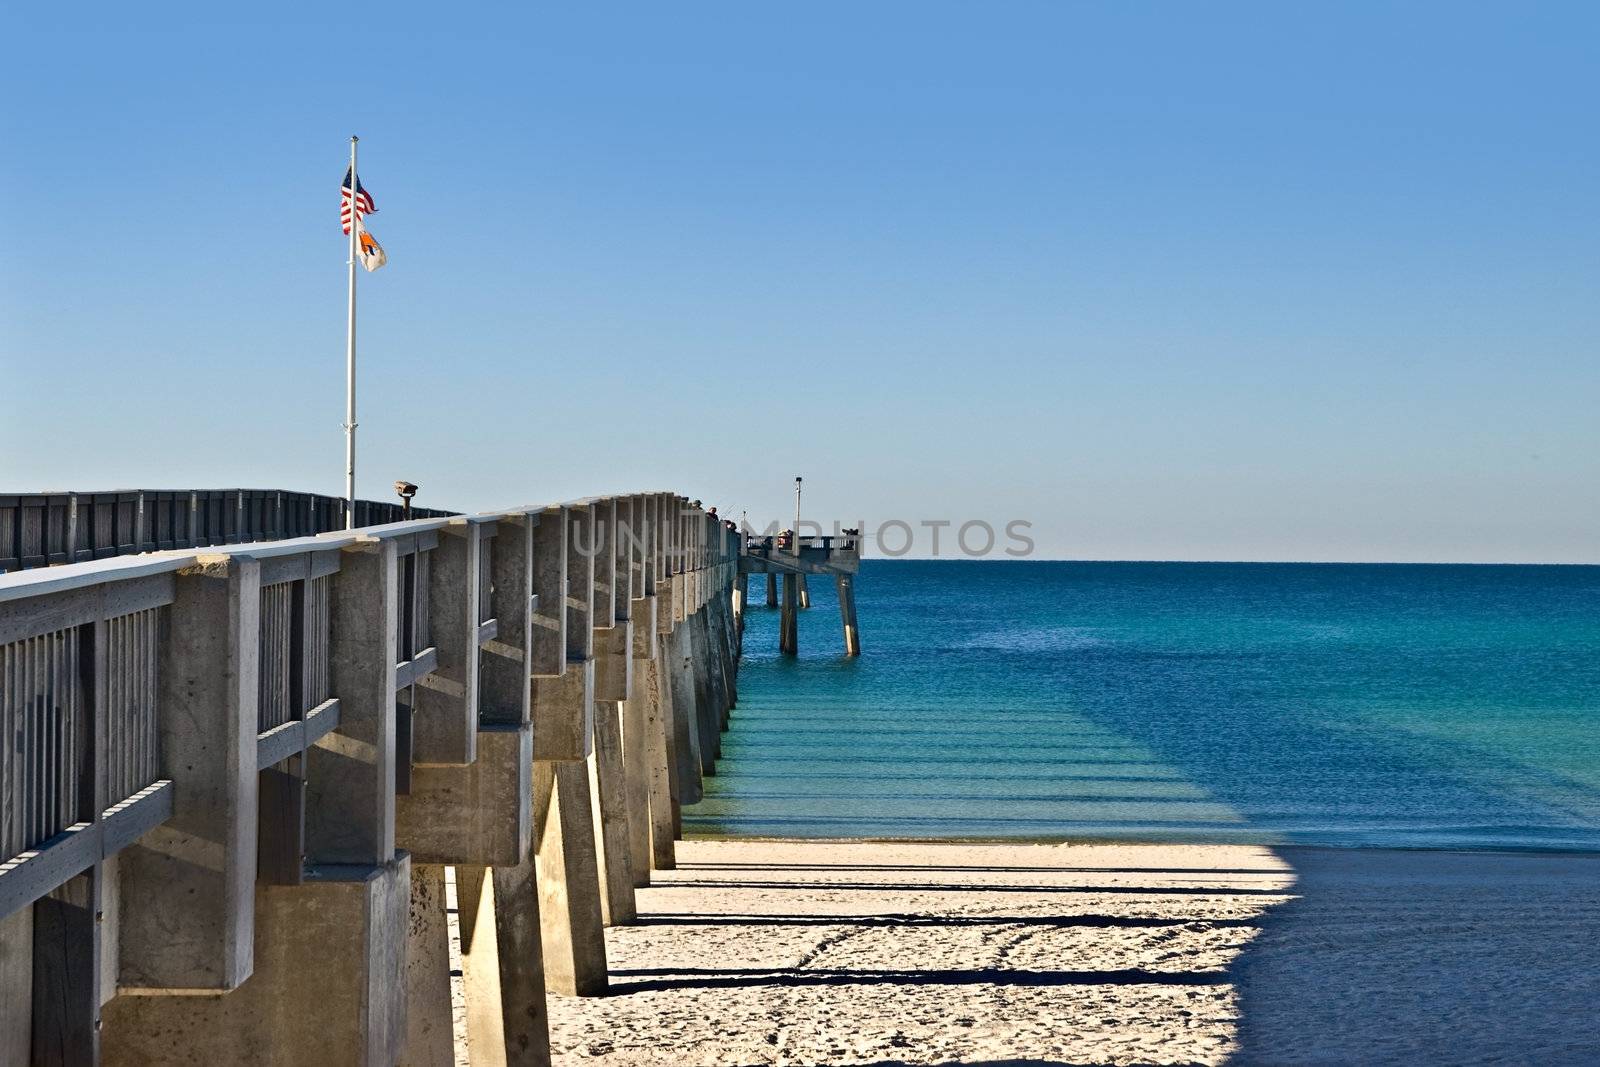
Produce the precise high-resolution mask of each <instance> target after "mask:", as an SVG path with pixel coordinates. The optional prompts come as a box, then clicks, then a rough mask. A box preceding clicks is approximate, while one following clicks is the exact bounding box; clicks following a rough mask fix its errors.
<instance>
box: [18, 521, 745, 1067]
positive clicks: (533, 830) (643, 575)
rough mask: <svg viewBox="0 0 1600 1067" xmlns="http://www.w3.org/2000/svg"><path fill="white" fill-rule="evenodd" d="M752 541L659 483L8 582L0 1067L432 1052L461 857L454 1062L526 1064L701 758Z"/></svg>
mask: <svg viewBox="0 0 1600 1067" xmlns="http://www.w3.org/2000/svg"><path fill="white" fill-rule="evenodd" d="M288 496H293V494H288ZM149 503H150V501H149V500H148V499H146V501H145V504H146V505H148V504H149ZM191 503H193V502H192V501H191ZM225 503H226V501H225ZM236 503H237V501H235V504H236ZM96 506H98V505H96ZM291 510H293V509H291ZM194 513H195V512H194V511H193V509H192V508H191V511H190V514H191V516H192V515H193V514H194ZM144 514H145V515H146V516H148V515H149V514H150V511H149V510H145V511H144ZM273 514H275V515H282V514H283V511H282V510H281V507H280V505H279V504H278V503H274V504H273ZM263 521H264V520H263ZM274 521H276V520H274ZM296 521H298V520H296ZM156 528H159V526H158V527H156ZM236 528H238V527H236ZM269 528H272V527H267V526H257V527H252V529H255V530H257V531H260V530H263V529H269ZM187 529H188V530H189V531H190V534H192V531H193V527H189V528H187ZM190 534H185V536H189V535H190ZM66 543H68V544H77V543H78V542H76V541H74V540H71V539H69V540H68V541H67V542H66ZM741 552H742V545H741V544H740V542H739V539H738V538H737V537H736V536H735V535H734V534H733V533H732V531H729V530H727V529H726V528H725V527H724V526H723V525H722V524H720V523H718V522H717V521H716V520H715V519H714V518H713V517H712V516H709V515H708V514H706V513H705V512H703V511H701V510H700V509H699V508H698V507H696V506H692V505H691V504H689V502H688V501H687V500H685V499H684V498H683V497H679V496H676V495H672V494H665V493H645V494H632V495H627V496H621V497H604V498H593V499H589V500H583V501H576V502H572V503H568V504H558V505H541V506H534V507H525V508H516V509H511V510H508V511H502V512H496V513H492V514H483V515H471V516H463V515H436V516H432V517H427V518H421V519H413V520H411V521H406V522H397V523H390V524H386V525H376V526H368V527H364V528H361V529H357V530H353V531H343V530H339V531H336V532H329V533H322V534H319V535H315V536H303V537H297V538H288V539H280V540H272V541H259V542H257V543H254V544H233V545H225V546H218V547H206V548H199V549H186V550H182V551H166V552H157V553H155V554H149V555H139V556H126V557H121V558H107V559H100V560H91V561H88V562H80V563H74V564H70V565H65V566H59V567H50V568H39V569H30V570H24V571H21V572H19V573H15V574H7V575H3V576H0V731H3V733H0V736H3V738H4V739H5V741H6V744H5V746H4V748H3V751H0V1065H9V1064H13V1063H19V1064H20V1063H36V1064H37V1063H44V1064H51V1063H56V1064H85V1063H94V1062H98V1061H100V1060H101V1059H102V1058H103V1060H104V1061H105V1062H108V1063H128V1064H136V1063H137V1064H144V1063H162V1062H167V1061H169V1060H170V1061H177V1060H181V1061H183V1062H205V1061H212V1062H219V1063H221V1062H226V1063H282V1064H291V1063H309V1062H319V1063H372V1064H393V1063H398V1062H402V1060H403V1061H404V1062H406V1063H441V1064H444V1063H453V1053H452V1052H451V1049H450V1040H451V1010H450V996H449V990H450V974H449V970H450V964H449V957H448V947H447V943H446V936H445V935H446V929H447V928H446V919H445V912H444V893H443V886H444V871H445V868H446V867H447V866H449V867H454V868H455V869H456V877H457V885H458V893H459V895H460V896H461V898H462V915H463V924H462V938H463V957H462V958H463V969H464V972H465V978H466V982H467V989H468V997H469V1017H470V1018H471V1019H472V1020H473V1021H472V1023H471V1030H472V1042H473V1048H474V1052H473V1055H474V1062H479V1060H480V1059H481V1060H482V1062H495V1063H523V1062H528V1063H542V1062H547V1058H548V1052H547V1049H548V1042H547V1038H546V1036H545V1034H544V1031H543V1026H544V1022H543V1020H544V1018H545V1014H544V1007H543V998H544V996H545V991H546V988H547V987H548V989H549V991H550V992H552V993H556V994H566V995H582V994H586V993H592V992H596V991H599V990H602V989H604V988H605V984H606V972H605V942H604V937H603V934H602V926H603V924H607V923H610V924H620V923H626V922H629V921H631V918H632V915H633V905H632V894H633V890H634V888H635V887H637V886H639V885H644V884H648V880H649V872H650V870H651V869H661V868H666V867H670V866H671V865H672V856H673V841H674V838H675V837H676V834H677V828H678V826H679V825H680V816H679V810H678V809H679V807H680V806H681V804H683V803H688V802H692V801H693V800H695V799H697V798H698V796H699V793H700V788H699V779H700V776H701V775H702V774H703V773H707V772H709V771H710V770H711V769H712V767H713V766H714V762H715V758H716V755H717V750H718V748H719V745H720V734H721V730H722V729H723V728H724V727H725V726H726V723H727V716H728V712H729V709H730V708H731V707H732V705H733V703H734V700H735V695H736V675H737V665H738V636H737V635H738V630H739V627H738V623H737V620H736V619H735V617H734V609H735V605H734V603H733V599H734V598H733V590H734V586H735V584H736V583H735V577H736V575H737V574H738V571H739V557H740V555H741ZM45 554H46V555H48V553H45ZM30 558H31V557H30ZM480 916H481V917H480ZM469 918H471V921H470V922H469V921H467V920H468V919H469ZM485 931H488V933H485ZM196 994H204V995H196Z"/></svg>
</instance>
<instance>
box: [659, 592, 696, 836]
mask: <svg viewBox="0 0 1600 1067" xmlns="http://www.w3.org/2000/svg"><path fill="white" fill-rule="evenodd" d="M690 630H691V627H690V626H688V625H686V624H682V623H680V624H679V625H678V626H677V628H676V629H674V630H673V631H672V634H671V635H670V636H669V637H668V639H667V654H668V661H669V665H670V669H671V673H672V681H671V685H670V687H669V691H670V692H671V694H672V732H673V739H674V748H675V749H676V755H677V767H678V804H679V806H680V807H681V806H682V805H685V804H697V803H699V802H700V799H701V796H702V794H701V790H700V773H701V768H702V767H703V766H704V759H703V757H702V755H701V752H700V711H699V707H700V694H699V692H698V690H697V687H696V685H695V671H694V664H693V660H692V652H691V647H690V644H689V632H690Z"/></svg>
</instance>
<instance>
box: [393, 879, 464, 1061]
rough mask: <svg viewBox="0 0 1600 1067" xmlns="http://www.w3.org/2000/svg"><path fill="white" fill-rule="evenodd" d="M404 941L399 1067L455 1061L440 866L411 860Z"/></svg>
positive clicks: (443, 895)
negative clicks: (403, 1032) (402, 1043)
mask: <svg viewBox="0 0 1600 1067" xmlns="http://www.w3.org/2000/svg"><path fill="white" fill-rule="evenodd" d="M407 932H408V935H409V936H408V940H407V943H406V963H405V968H406V1041H405V1053H404V1055H403V1056H402V1057H401V1060H400V1063H401V1064H402V1065H403V1067H454V1065H455V1062H456V1055H455V1026H454V1019H453V1015H454V1009H453V1008H452V1006H451V1003H450V924H449V917H448V915H447V914H446V911H445V885H444V867H442V866H440V865H438V864H432V863H413V864H412V866H411V911H410V921H409V923H408V925H407Z"/></svg>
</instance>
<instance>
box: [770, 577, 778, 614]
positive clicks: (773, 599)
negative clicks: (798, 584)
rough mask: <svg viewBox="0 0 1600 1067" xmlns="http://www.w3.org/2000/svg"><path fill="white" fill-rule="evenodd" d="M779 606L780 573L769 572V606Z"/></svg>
mask: <svg viewBox="0 0 1600 1067" xmlns="http://www.w3.org/2000/svg"><path fill="white" fill-rule="evenodd" d="M777 606H778V575H777V573H776V572H774V571H768V572H767V607H769V608H775V607H777Z"/></svg>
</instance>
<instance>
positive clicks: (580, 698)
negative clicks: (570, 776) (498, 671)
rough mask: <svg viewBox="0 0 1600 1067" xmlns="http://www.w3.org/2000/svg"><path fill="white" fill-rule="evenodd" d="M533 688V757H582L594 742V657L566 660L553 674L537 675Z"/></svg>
mask: <svg viewBox="0 0 1600 1067" xmlns="http://www.w3.org/2000/svg"><path fill="white" fill-rule="evenodd" d="M532 690H533V721H534V728H533V758H534V759H536V760H544V761H551V762H554V761H559V760H580V761H581V760H584V759H587V758H588V756H589V752H590V750H591V749H592V748H593V745H594V661H593V660H584V661H581V662H573V663H569V664H567V669H566V672H565V673H563V674H561V675H559V676H557V677H554V678H552V677H549V676H547V675H537V676H535V677H534V678H533V679H532Z"/></svg>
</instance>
